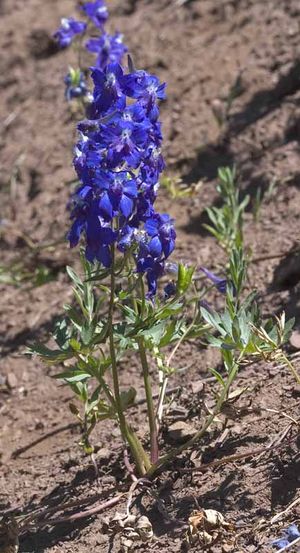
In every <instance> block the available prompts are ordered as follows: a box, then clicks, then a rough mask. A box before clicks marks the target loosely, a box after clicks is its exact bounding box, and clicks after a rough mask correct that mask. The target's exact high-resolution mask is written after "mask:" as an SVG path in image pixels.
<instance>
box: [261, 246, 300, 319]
mask: <svg viewBox="0 0 300 553" xmlns="http://www.w3.org/2000/svg"><path fill="white" fill-rule="evenodd" d="M268 292H269V293H274V292H275V293H278V292H288V297H287V298H285V299H284V300H283V301H281V304H280V308H279V310H278V311H280V312H282V311H285V313H286V317H287V318H288V319H289V318H292V317H295V326H296V327H298V328H299V325H300V250H299V248H295V247H292V248H291V249H290V251H288V252H287V253H286V255H285V256H284V257H282V259H280V261H279V262H278V264H277V265H276V267H275V270H274V274H273V279H272V282H271V284H270V286H269V288H268Z"/></svg>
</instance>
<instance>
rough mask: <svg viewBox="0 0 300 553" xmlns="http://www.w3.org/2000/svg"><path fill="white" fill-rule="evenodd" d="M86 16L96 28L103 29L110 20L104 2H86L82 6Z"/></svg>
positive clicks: (100, 0)
mask: <svg viewBox="0 0 300 553" xmlns="http://www.w3.org/2000/svg"><path fill="white" fill-rule="evenodd" d="M82 9H83V11H84V12H85V14H86V15H87V16H88V17H89V18H90V19H91V21H92V22H93V23H94V25H95V26H96V27H99V28H100V29H102V27H103V25H104V23H105V22H106V20H107V18H108V10H107V7H106V6H105V4H104V2H103V0H95V1H94V2H85V3H84V4H83V6H82Z"/></svg>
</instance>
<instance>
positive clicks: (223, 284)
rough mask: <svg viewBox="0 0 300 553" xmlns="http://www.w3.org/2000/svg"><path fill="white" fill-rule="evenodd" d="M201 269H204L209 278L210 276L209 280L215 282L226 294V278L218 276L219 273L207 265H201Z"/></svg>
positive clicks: (220, 290) (221, 291)
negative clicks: (215, 272) (210, 269)
mask: <svg viewBox="0 0 300 553" xmlns="http://www.w3.org/2000/svg"><path fill="white" fill-rule="evenodd" d="M200 270H201V271H203V273H205V275H206V276H207V278H209V280H211V281H212V282H213V283H214V284H215V286H216V288H217V289H218V290H219V292H220V293H221V294H226V287H227V280H226V278H221V277H218V276H217V275H215V274H214V273H212V272H211V271H209V270H208V269H206V268H205V267H200Z"/></svg>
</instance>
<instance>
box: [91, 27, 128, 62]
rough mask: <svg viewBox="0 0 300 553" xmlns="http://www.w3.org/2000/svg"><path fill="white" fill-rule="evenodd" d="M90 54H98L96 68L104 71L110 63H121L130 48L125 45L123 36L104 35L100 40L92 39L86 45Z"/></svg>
mask: <svg viewBox="0 0 300 553" xmlns="http://www.w3.org/2000/svg"><path fill="white" fill-rule="evenodd" d="M86 49H87V50H88V51H89V52H92V53H94V54H97V60H96V67H98V68H99V69H104V68H105V67H106V65H108V64H109V63H120V62H121V60H122V58H123V56H124V54H125V53H126V52H127V50H128V48H127V47H126V46H125V45H124V44H123V35H121V34H120V33H116V34H115V35H109V34H107V33H103V35H102V36H101V37H99V38H91V39H90V40H88V42H87V43H86Z"/></svg>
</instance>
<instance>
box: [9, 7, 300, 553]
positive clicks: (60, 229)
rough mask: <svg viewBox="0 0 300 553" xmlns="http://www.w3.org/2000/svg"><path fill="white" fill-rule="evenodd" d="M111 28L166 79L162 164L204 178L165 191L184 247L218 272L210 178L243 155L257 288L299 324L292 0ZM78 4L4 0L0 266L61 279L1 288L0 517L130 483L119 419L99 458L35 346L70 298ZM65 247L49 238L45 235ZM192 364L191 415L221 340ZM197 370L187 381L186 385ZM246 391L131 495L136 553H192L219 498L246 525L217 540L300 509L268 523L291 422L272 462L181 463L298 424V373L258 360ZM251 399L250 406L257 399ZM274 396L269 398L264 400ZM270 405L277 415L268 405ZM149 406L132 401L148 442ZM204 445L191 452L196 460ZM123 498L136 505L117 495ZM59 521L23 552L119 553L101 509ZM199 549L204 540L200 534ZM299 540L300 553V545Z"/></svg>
mask: <svg viewBox="0 0 300 553" xmlns="http://www.w3.org/2000/svg"><path fill="white" fill-rule="evenodd" d="M108 6H109V8H110V12H111V19H110V26H111V29H118V30H121V31H122V32H123V33H124V35H125V41H126V43H127V44H128V45H129V47H130V51H131V53H132V55H133V57H134V60H135V63H136V66H138V67H143V68H145V69H147V70H150V71H154V72H156V73H158V75H159V76H160V77H161V79H162V80H166V81H167V83H168V100H167V101H166V102H165V103H164V105H163V106H162V119H163V129H164V137H165V146H164V148H165V156H166V161H167V164H168V170H169V172H170V173H172V174H176V175H178V176H181V178H182V180H183V182H184V183H186V184H192V183H197V182H199V181H202V183H203V184H202V187H201V188H200V190H199V192H198V193H197V194H196V195H195V196H194V197H193V198H187V199H181V200H177V201H174V200H171V199H170V198H169V197H167V195H166V193H165V192H164V191H163V190H162V192H161V196H160V199H159V200H158V203H160V204H161V206H160V207H161V209H165V210H167V211H168V212H169V213H170V214H171V215H172V216H174V218H175V219H176V227H177V231H178V247H177V249H176V253H175V255H174V259H175V260H176V259H177V260H183V261H188V262H191V263H193V264H199V265H200V264H201V265H205V266H207V267H209V268H214V267H216V266H217V264H220V263H222V261H223V256H222V253H221V251H220V250H219V248H218V247H217V245H216V243H215V241H214V240H213V239H212V238H211V237H210V236H208V235H207V233H206V231H205V230H204V228H203V227H202V224H203V222H205V220H206V216H205V211H204V210H205V207H207V206H209V205H211V204H212V203H213V202H215V201H216V198H217V196H216V192H215V179H216V175H217V169H218V167H219V166H222V165H232V164H233V163H235V164H236V165H237V167H238V171H239V175H240V183H241V188H242V190H243V191H245V192H246V191H247V193H249V194H250V195H251V197H252V198H254V197H255V195H256V191H257V189H258V187H261V188H262V190H263V191H267V190H268V188H269V187H270V185H271V184H272V186H274V193H273V195H272V197H271V198H270V200H269V201H266V202H264V203H263V205H262V208H261V211H260V215H259V218H258V220H257V221H254V220H253V217H252V216H251V215H250V213H249V215H247V221H246V231H245V234H246V242H247V245H248V246H249V247H251V249H252V251H253V258H254V259H257V261H256V262H253V263H252V265H251V267H250V274H249V278H250V285H251V287H252V288H257V289H258V291H259V293H260V301H261V304H262V310H263V313H264V315H265V316H267V315H270V314H272V313H278V312H280V311H281V310H282V309H283V308H284V309H285V310H286V311H287V314H288V316H295V317H296V326H298V327H299V325H300V317H299V315H300V284H299V281H300V272H299V263H297V261H295V260H294V261H293V262H290V261H289V259H290V258H289V257H288V253H289V252H290V251H291V250H293V248H295V247H297V246H299V235H300V203H299V202H300V189H299V187H300V172H299V138H300V49H299V22H300V5H299V2H298V0H265V1H261V0H194V1H190V2H187V3H186V4H184V5H183V6H180V5H179V2H178V3H176V2H175V1H171V0H168V1H167V0H165V1H164V0H153V1H148V2H147V1H146V0H138V1H137V0H124V1H122V2H121V1H120V0H113V1H111V2H109V1H108ZM72 13H73V14H74V2H73V1H72V0H26V2H24V1H23V0H0V28H1V33H0V43H1V52H2V55H1V59H0V69H1V70H0V88H1V97H0V106H1V112H0V128H1V135H0V163H1V176H0V185H1V189H0V199H1V220H0V225H1V227H0V248H1V266H2V265H6V266H7V265H8V264H11V263H16V262H18V263H20V262H22V263H25V266H26V270H28V271H32V270H34V268H35V267H37V266H41V265H43V267H46V268H47V270H49V271H50V274H51V276H53V279H52V280H51V281H50V282H48V283H47V284H45V285H44V286H41V287H32V286H30V284H29V283H28V282H25V283H23V284H20V285H19V286H18V287H13V286H9V285H7V284H1V285H0V288H1V295H0V302H1V313H2V317H1V321H0V329H1V337H0V340H1V344H0V347H1V360H0V438H1V442H0V513H1V512H6V511H7V510H9V509H12V508H13V509H15V512H16V513H18V512H20V510H23V512H25V513H26V512H27V513H30V512H31V511H33V510H34V509H35V508H36V507H37V506H39V505H44V506H48V507H49V506H54V505H59V504H61V503H63V502H65V501H68V500H72V499H74V498H77V497H80V496H81V495H87V494H92V493H95V492H99V493H100V495H102V496H103V498H105V497H108V496H111V490H112V489H113V488H114V487H120V486H121V484H122V482H124V481H125V479H126V474H125V469H124V464H123V457H122V448H121V442H120V440H119V438H118V433H117V431H116V430H115V429H114V428H113V427H111V426H107V425H105V426H103V427H100V428H99V429H98V431H97V434H96V443H97V446H98V453H97V455H96V460H97V464H98V469H99V480H98V481H97V480H95V475H94V469H93V467H92V466H91V464H90V461H89V459H88V458H86V457H84V456H83V455H82V454H81V452H80V449H79V447H78V445H77V443H78V441H79V438H80V434H79V428H78V427H77V426H76V424H74V419H72V416H71V414H69V413H68V409H67V405H66V404H67V402H68V399H69V398H70V392H69V391H68V390H66V389H65V388H64V387H61V386H59V385H58V384H57V382H56V381H55V380H53V379H51V378H50V375H51V374H53V370H52V369H50V370H49V369H46V368H45V367H43V366H41V364H40V363H39V362H37V361H36V360H33V359H30V358H28V357H25V356H24V350H25V347H26V345H27V344H28V343H29V342H31V341H34V340H42V339H43V340H45V339H46V338H47V335H48V333H49V331H50V329H51V327H52V324H53V321H54V320H55V319H56V318H57V317H58V316H59V315H60V314H61V312H62V305H63V304H64V303H66V302H67V301H69V300H70V293H71V292H70V285H69V282H68V278H67V276H66V274H65V271H64V267H65V265H66V264H67V263H73V260H74V258H76V253H75V254H74V253H73V252H70V251H69V250H68V248H67V246H66V245H65V244H63V243H61V238H62V237H63V236H64V234H65V232H66V229H67V228H68V216H67V213H66V208H65V206H66V202H67V198H68V195H69V191H70V184H69V183H70V181H71V180H72V178H73V170H72V146H73V143H74V140H75V122H74V120H72V117H71V116H70V113H69V111H68V109H67V106H66V104H65V102H64V99H63V86H62V79H63V76H64V73H65V71H66V68H67V66H68V63H70V62H71V57H72V56H71V54H70V53H67V54H66V53H59V52H57V51H56V49H55V48H54V47H53V44H52V42H51V40H49V36H50V35H51V33H52V32H53V30H55V28H56V27H57V25H58V22H59V19H60V17H62V16H65V15H69V14H72ZM238 77H240V78H239V95H238V97H237V98H236V100H235V101H234V103H233V105H232V107H231V110H230V113H229V117H228V120H227V122H226V124H225V125H224V126H223V128H222V129H220V128H219V126H218V124H217V122H216V118H215V117H214V115H213V110H216V108H217V109H218V110H219V111H220V110H221V111H222V110H223V111H224V109H225V104H226V98H228V94H229V91H230V88H231V87H232V86H233V85H234V83H236V81H237V79H238ZM55 241H57V242H58V244H57V245H56V246H55V247H54V248H52V249H43V250H37V249H36V248H34V246H35V245H37V244H41V243H43V244H45V243H52V242H55ZM187 360H188V363H189V366H190V368H189V371H188V373H187V376H186V377H183V376H182V375H181V376H180V375H177V376H176V377H175V378H174V385H183V391H182V393H181V394H180V395H179V397H178V398H177V399H176V404H177V405H178V406H179V407H181V408H182V409H183V412H184V413H185V415H184V418H185V419H186V420H188V422H189V424H191V425H193V426H194V427H197V425H198V424H199V418H200V417H201V412H202V410H203V401H204V400H206V398H208V397H209V391H210V388H209V386H210V383H209V384H206V385H205V386H204V387H203V389H201V386H198V389H199V390H200V391H198V392H196V391H195V387H194V388H193V387H192V386H191V384H192V383H198V384H199V381H200V380H202V379H203V378H205V377H207V376H208V372H207V367H208V366H209V365H216V364H217V363H218V358H217V356H216V355H215V353H214V352H212V351H210V350H208V351H206V350H203V348H201V346H200V345H197V344H196V345H192V344H189V345H186V346H185V347H184V348H183V349H182V353H181V356H180V357H179V358H178V360H177V362H178V367H180V366H185V365H186V363H187ZM131 361H132V360H129V362H128V365H126V366H124V367H122V379H123V381H124V382H126V381H128V379H129V378H130V380H131V381H132V382H133V383H136V385H137V386H140V377H139V370H138V367H137V366H136V365H135V363H134V362H131ZM184 378H187V383H188V386H187V387H188V391H185V390H184V384H185V380H184ZM241 385H242V386H243V385H247V386H248V391H247V393H246V396H244V397H243V399H242V400H241V403H240V404H238V407H239V409H238V411H237V412H236V413H235V414H234V416H233V418H232V419H230V420H229V424H228V430H229V432H228V434H227V435H226V437H225V438H224V440H223V442H222V443H221V444H220V443H219V442H218V440H217V435H218V434H217V431H216V429H215V431H214V432H213V433H211V434H210V435H208V436H207V437H206V438H205V440H203V442H202V443H200V444H199V447H198V449H197V452H196V453H195V452H188V453H187V454H186V455H185V456H184V458H183V459H181V460H180V462H178V463H177V464H176V465H175V466H174V467H172V468H171V469H170V470H169V471H168V472H166V473H164V474H163V475H162V476H161V477H160V478H159V480H158V481H157V482H156V492H157V497H158V499H157V498H156V499H154V498H153V497H149V496H148V495H145V496H144V497H143V498H140V499H139V501H138V502H137V504H136V506H135V508H136V509H138V510H139V512H141V513H142V514H146V515H147V516H148V517H149V519H150V520H151V522H152V524H153V529H154V534H155V537H154V540H153V541H152V542H151V544H146V545H145V544H144V545H143V544H141V543H139V544H137V546H136V547H135V550H136V551H148V550H151V551H154V552H155V551H161V552H165V551H174V552H177V551H178V552H179V551H183V550H184V537H185V532H186V528H187V520H188V517H189V515H190V514H191V512H192V511H193V510H195V509H198V508H214V509H217V510H218V511H220V512H221V513H222V514H223V515H224V516H225V517H226V520H228V521H229V522H231V523H233V524H234V525H235V530H234V531H233V532H232V533H231V534H230V535H228V536H225V537H223V538H222V539H221V540H219V541H218V543H217V544H214V545H213V546H212V547H211V548H210V549H209V548H208V549H207V550H208V551H214V552H221V551H222V552H226V551H234V552H235V553H242V552H243V553H253V552H256V551H257V552H258V551H259V552H261V553H267V552H270V551H271V547H270V540H271V539H274V538H275V537H277V536H279V535H280V532H281V525H282V524H283V525H287V524H288V523H289V522H295V521H296V522H297V520H298V521H299V518H300V511H299V505H298V510H297V507H295V508H293V509H291V510H290V511H289V512H288V514H287V515H286V516H285V517H283V519H282V524H281V523H279V524H277V525H274V526H272V527H270V526H269V525H268V524H266V525H262V526H259V522H260V521H261V520H262V519H265V520H266V521H269V520H270V519H271V518H272V516H273V515H274V514H275V513H276V512H279V511H282V510H284V509H285V508H286V507H287V506H288V505H289V504H290V503H291V502H292V501H293V500H294V499H296V498H297V488H298V486H299V475H300V456H299V439H298V437H297V431H296V430H297V428H296V426H295V427H293V428H292V430H291V431H290V432H289V434H288V435H287V437H286V438H285V440H284V441H283V443H282V446H281V447H280V448H279V449H278V448H277V449H272V450H270V451H269V452H268V453H267V454H265V455H264V456H262V457H258V458H257V457H255V458H254V459H252V460H251V459H248V460H244V461H240V462H238V463H236V464H233V463H231V464H226V465H223V466H220V467H219V468H214V469H211V470H208V471H207V472H205V473H204V474H186V473H183V472H182V470H180V469H182V468H183V467H185V468H186V467H190V466H192V465H193V464H195V459H196V458H198V460H199V459H201V456H202V462H210V461H213V460H216V459H220V458H223V457H226V456H228V455H232V454H235V453H237V454H238V453H244V452H246V451H249V450H252V449H257V448H259V447H261V446H266V445H267V444H269V443H270V442H271V441H272V440H275V439H276V437H278V436H279V435H280V432H282V431H284V429H285V428H286V427H287V425H288V424H289V422H290V420H289V419H287V418H286V417H285V416H284V415H282V413H281V412H282V411H284V412H285V413H287V414H288V415H290V416H292V417H294V418H296V419H297V418H299V397H300V396H299V388H297V386H296V385H295V384H294V382H293V380H292V378H291V377H290V375H289V374H288V373H287V371H286V369H281V368H275V367H274V368H271V369H270V368H269V367H268V368H267V367H266V366H265V365H264V364H260V365H259V366H253V365H252V366H251V367H248V368H245V370H244V371H242V372H241V373H240V376H239V378H238V382H237V386H241ZM245 402H246V406H247V408H246V409H245ZM267 409H271V410H273V411H267ZM274 410H275V411H276V412H274ZM143 414H144V413H143V406H141V407H140V408H139V409H137V410H135V411H134V412H133V415H132V416H133V421H134V423H135V424H136V425H137V427H138V428H139V432H140V435H141V437H143V435H144V434H145V432H146V429H145V428H144V427H143V426H142V424H141V420H143ZM191 456H192V460H191ZM123 508H125V500H124V502H123V503H121V505H120V506H119V507H118V509H119V510H121V511H122V509H123ZM113 514H114V510H113V509H112V510H110V511H108V512H106V513H105V515H99V516H96V517H90V518H88V519H82V520H80V522H79V523H76V524H75V523H72V524H60V525H57V526H55V527H54V528H48V529H43V530H37V531H36V532H31V533H25V534H24V535H22V536H21V543H20V551H21V552H24V553H25V552H27V553H28V552H35V553H41V552H49V553H50V552H51V553H54V552H62V553H66V552H67V551H69V552H72V553H77V552H78V553H88V552H91V551H97V552H98V551H99V553H104V552H108V551H119V550H120V548H119V541H118V536H116V537H115V539H113V536H111V535H109V534H107V532H106V528H105V525H103V517H112V516H113ZM195 549H196V550H198V551H199V550H202V549H200V546H199V544H198V545H196V546H195ZM291 551H292V549H291Z"/></svg>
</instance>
